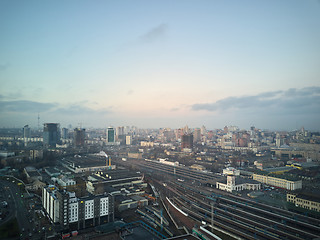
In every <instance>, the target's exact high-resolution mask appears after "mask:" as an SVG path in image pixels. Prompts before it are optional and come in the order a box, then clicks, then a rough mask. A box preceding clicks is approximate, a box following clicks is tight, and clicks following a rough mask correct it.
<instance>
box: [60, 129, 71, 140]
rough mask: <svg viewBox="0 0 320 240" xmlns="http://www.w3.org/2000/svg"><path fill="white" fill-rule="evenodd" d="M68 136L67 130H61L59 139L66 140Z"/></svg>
mask: <svg viewBox="0 0 320 240" xmlns="http://www.w3.org/2000/svg"><path fill="white" fill-rule="evenodd" d="M68 134H69V130H68V128H62V131H61V138H62V139H68Z"/></svg>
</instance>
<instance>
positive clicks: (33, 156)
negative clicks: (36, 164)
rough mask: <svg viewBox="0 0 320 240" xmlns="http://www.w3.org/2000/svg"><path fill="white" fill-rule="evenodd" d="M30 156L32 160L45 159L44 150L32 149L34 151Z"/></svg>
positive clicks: (31, 151)
mask: <svg viewBox="0 0 320 240" xmlns="http://www.w3.org/2000/svg"><path fill="white" fill-rule="evenodd" d="M29 156H30V158H31V159H32V160H36V159H42V158H43V150H42V149H32V150H30V155H29Z"/></svg>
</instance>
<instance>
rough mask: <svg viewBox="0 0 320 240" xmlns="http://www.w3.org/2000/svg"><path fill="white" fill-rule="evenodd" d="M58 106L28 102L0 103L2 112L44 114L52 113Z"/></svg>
mask: <svg viewBox="0 0 320 240" xmlns="http://www.w3.org/2000/svg"><path fill="white" fill-rule="evenodd" d="M56 106H57V104H55V103H40V102H33V101H28V100H19V101H0V112H20V113H28V112H44V111H50V110H52V109H53V108H54V107H56Z"/></svg>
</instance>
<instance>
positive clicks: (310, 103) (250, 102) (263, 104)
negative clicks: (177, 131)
mask: <svg viewBox="0 0 320 240" xmlns="http://www.w3.org/2000/svg"><path fill="white" fill-rule="evenodd" d="M191 109H192V110H195V111H198V110H205V111H226V110H230V109H233V110H259V111H264V112H268V111H269V112H273V113H277V114H278V113H279V112H285V113H292V114H300V113H317V112H319V109H320V87H308V88H302V89H296V88H291V89H288V90H286V91H274V92H264V93H260V94H257V95H252V96H240V97H228V98H224V99H221V100H218V101H216V102H213V103H198V104H194V105H192V106H191Z"/></svg>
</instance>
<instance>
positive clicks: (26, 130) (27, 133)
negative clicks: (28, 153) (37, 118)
mask: <svg viewBox="0 0 320 240" xmlns="http://www.w3.org/2000/svg"><path fill="white" fill-rule="evenodd" d="M30 137H31V129H30V128H29V125H25V126H24V127H23V141H24V142H28V141H29V138H30Z"/></svg>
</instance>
